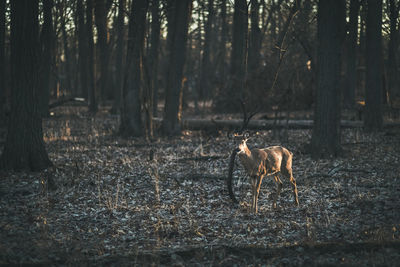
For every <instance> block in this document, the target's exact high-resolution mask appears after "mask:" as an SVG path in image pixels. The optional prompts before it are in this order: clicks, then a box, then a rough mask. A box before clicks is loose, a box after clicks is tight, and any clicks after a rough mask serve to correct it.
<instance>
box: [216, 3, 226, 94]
mask: <svg viewBox="0 0 400 267" xmlns="http://www.w3.org/2000/svg"><path fill="white" fill-rule="evenodd" d="M220 36H221V40H220V46H219V50H220V51H219V53H220V55H219V63H218V66H219V83H220V86H221V87H224V86H223V85H224V84H225V82H226V79H225V77H226V68H225V66H226V42H227V39H228V38H227V36H228V23H227V21H226V0H221V32H220ZM218 93H219V92H218Z"/></svg>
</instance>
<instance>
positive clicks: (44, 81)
mask: <svg viewBox="0 0 400 267" xmlns="http://www.w3.org/2000/svg"><path fill="white" fill-rule="evenodd" d="M52 9H53V0H44V1H43V20H44V23H43V27H42V33H41V36H40V37H41V40H40V43H41V48H42V49H41V63H42V68H41V83H40V87H41V92H42V94H41V97H40V99H39V100H40V106H39V107H40V111H41V114H42V116H43V117H47V116H48V115H49V99H50V75H51V67H52V59H53V53H54V49H53V44H54V43H53V15H52Z"/></svg>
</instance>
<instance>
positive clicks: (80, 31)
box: [76, 0, 88, 99]
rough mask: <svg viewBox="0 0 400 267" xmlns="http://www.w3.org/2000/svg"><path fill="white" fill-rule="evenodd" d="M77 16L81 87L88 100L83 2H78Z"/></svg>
mask: <svg viewBox="0 0 400 267" xmlns="http://www.w3.org/2000/svg"><path fill="white" fill-rule="evenodd" d="M76 16H77V22H78V53H79V55H78V66H79V71H80V72H79V87H80V91H81V92H82V97H83V98H85V99H87V98H88V73H87V72H88V60H87V53H88V49H87V48H88V40H87V34H86V28H85V15H84V8H83V0H77V4H76Z"/></svg>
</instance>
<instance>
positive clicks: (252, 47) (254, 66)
mask: <svg viewBox="0 0 400 267" xmlns="http://www.w3.org/2000/svg"><path fill="white" fill-rule="evenodd" d="M250 3H251V11H250V18H251V31H250V38H249V60H248V68H247V69H248V71H247V72H248V75H249V76H250V77H252V76H254V75H255V74H256V73H257V70H258V68H259V64H260V49H261V29H260V27H259V25H258V24H259V22H258V21H259V16H258V12H259V9H260V3H259V2H258V0H251V1H250Z"/></svg>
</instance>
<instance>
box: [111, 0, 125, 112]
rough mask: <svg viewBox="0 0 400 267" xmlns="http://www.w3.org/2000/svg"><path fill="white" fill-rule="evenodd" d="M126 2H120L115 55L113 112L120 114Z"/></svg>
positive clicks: (123, 0) (121, 0)
mask: <svg viewBox="0 0 400 267" xmlns="http://www.w3.org/2000/svg"><path fill="white" fill-rule="evenodd" d="M125 5H126V1H125V0H119V1H118V17H117V45H116V52H115V53H116V55H115V68H116V75H117V77H116V81H115V82H116V83H115V91H114V92H115V93H114V103H113V110H114V112H115V113H119V112H120V109H121V106H122V104H121V102H122V87H123V81H124V71H123V70H124V63H125V62H124V59H123V58H124V51H125V45H124V44H125V42H124V33H125V30H124V25H125V23H124V19H125Z"/></svg>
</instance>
